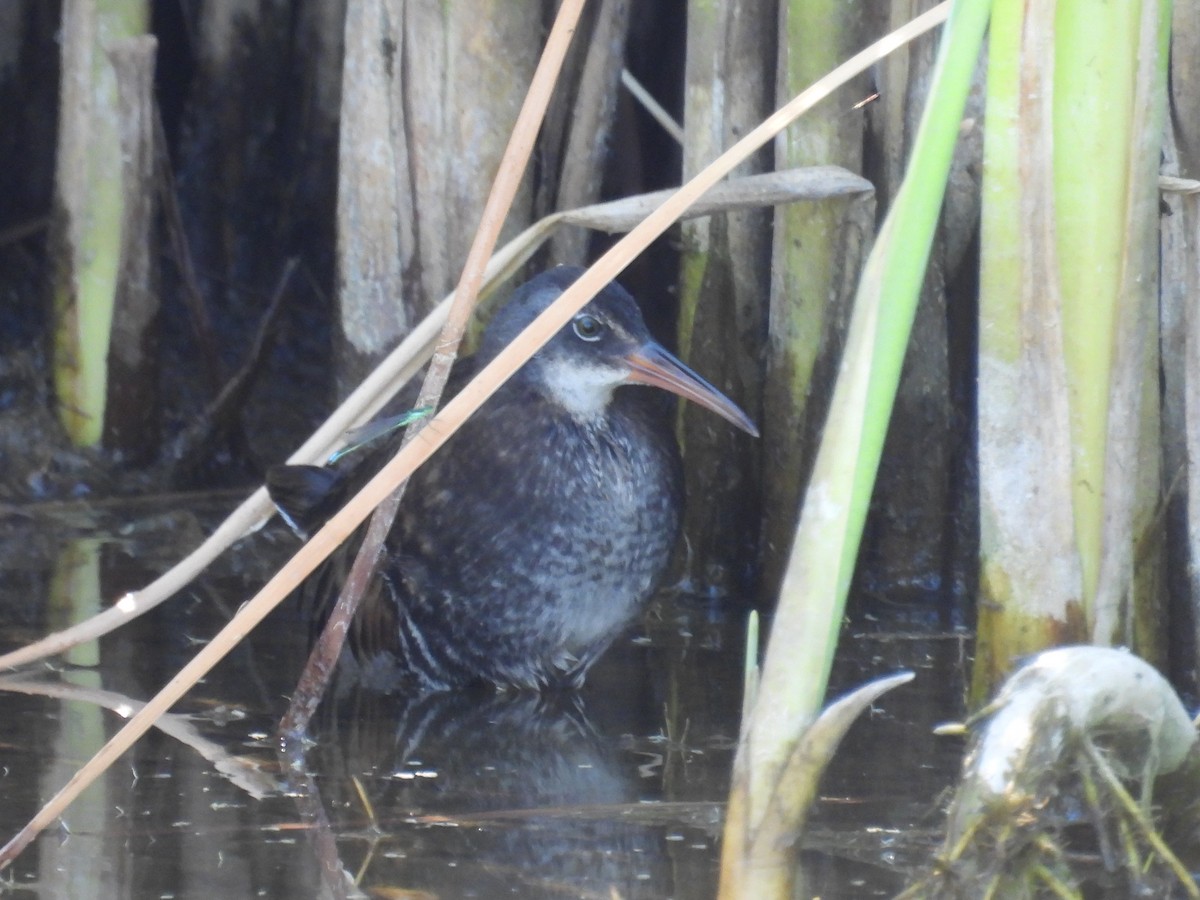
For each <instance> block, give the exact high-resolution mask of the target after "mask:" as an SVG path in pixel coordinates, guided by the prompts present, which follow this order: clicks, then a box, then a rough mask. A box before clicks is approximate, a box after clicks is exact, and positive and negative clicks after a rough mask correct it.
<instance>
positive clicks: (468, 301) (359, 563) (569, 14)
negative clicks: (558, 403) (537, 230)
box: [279, 0, 586, 735]
mask: <svg viewBox="0 0 1200 900" xmlns="http://www.w3.org/2000/svg"><path fill="white" fill-rule="evenodd" d="M585 2H586V0H570V2H567V3H563V4H562V6H560V7H559V9H558V15H557V16H556V17H555V20H554V26H553V27H552V28H551V30H550V36H549V37H548V38H547V39H546V46H545V48H544V49H543V50H542V57H541V59H540V60H539V61H538V66H537V69H536V71H535V72H534V73H533V79H532V80H531V81H530V84H529V92H528V93H527V94H526V95H525V102H524V104H522V106H521V111H520V113H518V115H517V121H516V124H515V125H514V126H513V132H512V136H511V137H510V138H509V141H508V146H506V147H505V148H504V155H503V157H502V158H501V160H500V168H499V170H498V171H497V173H496V180H495V181H494V182H493V183H492V190H491V192H490V193H489V194H488V199H487V203H486V204H484V207H483V216H482V220H481V221H480V223H479V228H478V229H477V230H476V232H475V238H474V240H473V241H472V242H471V249H470V250H469V251H468V252H467V260H466V262H465V263H464V265H463V272H462V277H461V278H459V281H458V287H457V288H456V289H455V291H454V301H453V302H452V303H451V305H450V313H449V315H448V317H447V319H446V324H445V326H444V327H443V328H442V334H441V337H440V338H439V339H438V343H437V347H436V348H435V349H434V352H433V359H432V360H430V363H429V371H428V372H426V373H425V382H424V383H423V384H422V385H421V392H420V394H418V396H417V402H416V406H417V408H419V409H420V408H425V407H428V408H430V409H436V408H437V405H438V403H439V401H440V400H441V399H442V391H443V390H444V389H445V387H446V381H447V380H448V379H449V378H450V369H451V368H452V367H453V365H454V360H455V358H456V357H457V355H458V346H459V344H460V343H461V342H462V337H463V334H464V333H465V332H466V330H467V324H468V323H469V322H470V320H471V313H472V311H473V310H474V309H475V299H476V297H478V295H479V287H480V285H481V284H482V283H483V273H484V269H485V268H486V267H487V263H488V260H489V259H490V258H491V256H492V250H493V249H495V247H496V241H497V240H498V239H499V237H500V229H501V228H502V227H503V226H504V220H505V219H506V218H507V216H508V211H509V209H510V208H511V207H512V203H513V198H514V197H516V195H517V188H519V187H520V186H521V177H522V176H523V175H524V173H525V169H526V167H527V166H528V164H529V158H530V156H532V155H533V146H534V144H535V142H536V141H537V133H538V129H539V128H540V127H541V124H542V119H543V118H544V117H545V115H546V107H547V105H548V104H549V103H550V96H551V94H553V92H554V85H555V83H556V82H557V81H558V73H559V71H560V70H561V69H562V63H563V59H565V58H566V55H567V48H568V47H569V46H570V44H571V36H572V35H573V34H574V33H575V26H576V24H577V23H578V21H579V16H580V14H581V13H582V12H583V5H584V3H585ZM426 421H427V420H426V419H424V418H421V419H418V420H417V421H416V422H415V423H413V424H412V425H410V426H409V428H408V431H407V432H406V433H405V435H404V442H403V444H402V445H401V447H402V448H403V447H404V446H407V445H408V444H409V443H410V442H411V441H412V440H413V439H414V438H415V437H416V436H417V435H418V434H420V432H421V430H422V429H423V428H424V427H425V423H426ZM407 485H408V482H407V480H405V481H402V482H400V484H399V486H397V488H396V489H395V491H393V492H392V493H391V495H389V496H388V497H387V498H386V499H385V500H384V501H383V502H382V503H381V504H379V506H378V507H377V508H376V509H375V513H374V515H373V516H372V517H371V524H370V526H369V527H368V529H367V535H366V537H365V538H364V539H363V542H362V546H361V547H359V550H358V555H357V556H356V557H355V558H354V565H353V566H352V567H351V569H350V575H349V577H347V579H346V583H345V584H344V585H343V586H342V591H341V593H340V594H339V595H338V600H337V603H336V604H335V605H334V607H333V612H332V613H331V614H330V616H329V621H328V622H326V623H325V628H324V630H323V631H322V632H321V637H320V638H319V639H318V641H317V644H316V646H315V647H313V650H312V653H311V654H310V655H309V658H308V663H307V665H305V667H304V672H303V673H302V674H301V676H300V681H299V683H298V684H297V686H296V691H295V693H294V694H293V695H292V702H291V704H290V705H289V706H288V710H287V713H286V714H285V715H284V717H283V721H281V722H280V723H279V728H280V730H281V731H282V732H283V733H284V734H289V735H296V734H299V733H300V732H302V731H304V730H305V729H306V728H307V727H308V722H309V720H310V719H311V718H312V716H313V713H314V712H316V710H317V705H318V704H319V703H320V702H321V697H322V696H324V694H325V689H326V686H327V685H328V684H329V678H330V675H331V674H332V673H333V669H334V667H335V666H336V665H337V660H338V657H339V656H340V655H341V652H342V647H343V645H344V644H345V642H346V635H347V634H348V633H349V631H350V623H351V621H352V620H353V618H354V614H355V612H357V611H358V606H359V603H360V602H361V601H362V598H363V594H365V593H366V590H367V586H368V585H369V584H370V583H371V580H372V579H373V578H374V577H375V571H376V569H377V568H378V567H379V562H380V560H381V559H382V556H383V545H384V542H385V541H386V540H387V536H388V533H389V532H390V531H391V529H392V523H393V522H394V521H395V520H396V513H397V511H398V510H399V508H400V500H401V498H402V497H403V496H404V489H405V487H407Z"/></svg>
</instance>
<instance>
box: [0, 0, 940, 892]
mask: <svg viewBox="0 0 1200 900" xmlns="http://www.w3.org/2000/svg"><path fill="white" fill-rule="evenodd" d="M950 4H951V0H944V2H942V3H939V4H938V5H937V6H935V7H933V8H932V9H930V10H929V11H928V12H925V13H923V14H922V15H920V16H918V17H917V18H915V19H913V20H912V21H911V22H910V23H909V24H908V25H907V26H906V27H904V28H901V29H898V30H896V31H894V32H892V33H891V34H889V35H887V36H885V37H884V38H882V39H881V40H879V41H876V42H875V43H874V44H872V45H871V46H870V47H868V48H867V49H866V50H863V51H861V52H860V53H858V54H856V55H855V56H853V57H851V58H850V59H849V60H847V61H846V62H844V63H842V64H841V65H840V66H838V67H837V68H836V69H834V70H833V71H832V72H830V73H829V74H828V75H826V76H824V77H823V78H821V79H819V80H818V81H817V82H816V83H814V84H813V85H812V86H811V87H809V88H807V89H806V90H804V91H802V92H801V93H800V94H798V95H797V96H796V97H794V98H793V99H792V100H791V101H790V102H789V103H787V104H786V105H785V106H784V107H782V108H781V109H779V110H778V111H777V112H775V113H774V114H772V115H771V116H769V117H768V118H767V119H766V120H764V121H763V122H762V124H760V125H759V126H758V127H756V128H755V129H754V130H753V131H751V132H750V133H749V134H747V135H746V136H745V137H744V138H742V139H741V140H740V141H738V142H737V143H736V144H735V145H734V146H733V147H732V148H730V149H729V150H726V151H725V152H724V153H722V154H721V156H719V157H718V158H717V159H716V160H714V161H713V162H712V163H711V164H710V165H709V166H707V167H706V168H704V169H703V170H701V171H700V172H699V173H697V175H696V176H695V177H694V178H692V179H691V180H690V181H689V182H687V183H686V184H685V185H683V187H681V188H680V189H679V190H678V191H676V192H675V193H674V194H673V195H672V196H671V197H670V198H669V199H668V200H667V201H666V202H665V203H663V205H662V206H660V207H659V208H658V209H656V210H655V211H654V212H653V213H651V214H650V215H649V216H647V217H646V218H645V219H644V220H643V221H642V222H641V223H640V224H639V225H638V226H637V227H636V228H634V229H633V230H632V231H631V232H629V234H627V235H626V236H625V237H623V238H622V239H621V240H619V241H618V242H617V243H616V244H614V245H613V246H612V248H610V249H609V250H608V252H607V253H605V254H604V255H603V256H602V257H600V259H598V260H597V261H596V262H595V263H594V264H593V265H592V267H591V268H589V269H588V270H587V272H585V273H584V274H583V275H582V276H581V277H580V278H579V280H578V281H576V282H575V283H574V284H572V285H571V286H570V287H569V288H567V289H566V290H565V291H564V292H563V294H562V295H561V296H560V297H559V298H558V299H557V300H556V301H555V302H554V303H553V304H551V306H550V307H549V308H548V309H546V310H545V311H544V312H543V313H542V314H541V315H539V316H538V317H537V319H535V320H534V321H533V322H532V323H530V325H529V326H528V327H527V328H526V329H525V330H524V331H523V332H521V334H519V335H517V337H516V338H515V339H514V340H513V342H512V343H511V344H509V346H508V347H506V348H505V349H504V350H503V351H501V352H500V353H499V354H498V355H497V356H496V358H495V359H493V360H492V362H491V363H489V364H488V365H487V366H485V367H484V369H483V370H482V371H480V373H479V374H478V375H476V376H475V378H474V379H472V380H471V381H470V382H469V383H468V384H467V385H466V386H465V387H464V388H463V390H462V392H461V393H459V394H458V395H457V396H455V398H454V399H453V400H451V401H450V402H449V403H448V404H446V406H445V408H443V409H442V411H441V412H439V413H438V414H437V415H436V416H434V417H433V419H432V420H430V421H429V423H428V425H427V427H426V428H425V429H423V430H422V431H421V433H420V434H419V435H417V437H416V439H415V440H413V441H412V443H410V444H409V445H408V446H407V447H404V448H402V449H401V450H400V452H399V453H397V454H396V456H395V457H393V459H392V460H391V462H389V463H388V464H387V465H386V466H384V467H383V468H382V469H381V470H380V471H379V472H378V473H377V474H376V475H375V477H374V478H372V479H371V480H370V481H369V482H368V483H367V485H366V486H365V487H364V488H363V489H362V490H361V491H359V493H358V494H356V495H355V496H354V497H353V498H352V499H351V500H350V502H349V503H348V504H346V506H345V507H344V508H343V509H342V510H340V511H339V512H338V513H337V514H336V515H335V516H334V517H333V518H332V519H330V520H329V522H327V523H326V524H325V526H324V527H323V528H322V529H321V530H320V531H318V532H317V533H316V534H315V535H314V536H313V537H312V539H311V540H310V541H309V542H308V543H307V544H305V545H304V546H303V547H301V548H300V551H299V552H298V553H297V554H296V555H295V556H294V557H292V559H290V560H289V561H288V562H287V563H286V564H284V566H283V567H282V568H281V569H280V570H279V571H278V572H277V573H276V574H275V576H274V577H273V578H272V579H271V580H270V581H269V582H267V584H266V585H264V587H263V588H262V590H260V591H259V592H258V593H257V594H256V595H255V596H254V597H253V598H252V599H250V600H249V601H247V602H246V603H245V604H244V605H243V606H242V607H241V609H239V610H238V612H237V614H236V615H235V616H234V617H233V619H232V620H230V622H229V624H228V625H226V626H225V628H223V629H222V630H221V631H220V633H218V634H217V635H216V637H214V638H213V640H212V641H211V642H210V643H209V644H208V645H207V646H205V647H204V649H202V650H201V651H200V652H199V653H197V654H196V656H195V657H193V658H192V660H191V661H190V662H188V664H187V665H185V666H184V667H183V669H181V670H180V671H179V673H178V674H177V675H176V676H175V677H174V678H172V679H171V680H170V681H169V682H168V683H167V684H166V686H165V687H164V688H163V689H162V690H161V691H159V692H158V693H157V694H156V695H155V696H154V697H152V698H151V699H150V700H149V701H148V702H147V703H146V706H145V707H144V708H143V709H142V710H140V711H139V712H138V713H137V714H136V715H134V716H133V717H132V718H131V719H130V720H129V721H128V722H127V723H126V724H125V726H124V727H123V728H122V729H121V730H120V731H118V732H117V733H116V734H115V735H113V736H112V738H110V739H109V741H108V743H107V744H105V745H104V746H103V747H102V748H100V750H99V751H98V752H97V753H96V755H95V756H93V757H92V758H91V759H90V760H88V762H87V763H85V764H84V765H83V767H82V768H80V770H79V771H78V772H76V773H75V775H74V776H72V777H71V779H70V780H69V781H68V782H67V784H66V785H64V786H63V788H62V789H61V790H60V791H59V792H58V793H57V794H55V795H54V797H52V798H51V799H50V800H49V802H47V803H46V805H45V806H43V807H42V809H41V810H39V811H38V813H37V814H36V815H35V816H34V817H33V819H31V820H30V821H29V823H27V824H26V825H25V827H23V828H22V829H21V830H20V831H19V832H18V833H17V834H16V835H15V836H14V837H13V838H12V839H11V840H10V841H9V842H8V843H7V844H5V845H4V847H2V848H0V869H3V868H4V867H7V866H8V865H9V864H10V863H11V862H12V861H13V859H15V858H16V856H17V854H19V853H20V852H21V851H22V850H23V849H24V848H25V847H26V846H28V844H29V843H30V842H31V841H32V840H33V839H34V838H35V837H36V836H37V835H38V834H39V833H40V832H41V831H42V830H44V829H45V828H46V827H47V826H49V825H50V824H51V823H52V822H53V821H54V820H55V819H56V818H57V817H58V816H59V815H61V814H62V812H63V811H64V810H65V809H66V808H67V807H68V806H69V805H70V804H71V802H72V801H73V800H74V799H75V798H76V797H78V796H79V794H81V793H82V792H83V791H84V790H85V789H86V788H87V787H88V785H90V784H91V783H92V782H93V781H94V780H95V779H96V778H97V777H98V776H99V775H101V774H102V773H103V772H104V771H105V770H106V769H107V768H108V767H109V766H110V765H112V764H113V763H114V762H115V761H116V760H117V758H118V757H119V756H120V755H121V754H122V753H124V752H125V751H126V750H128V749H129V748H130V747H132V746H133V744H134V742H135V741H136V740H137V739H138V738H139V737H141V736H142V735H143V734H145V733H146V731H147V730H148V729H149V728H151V727H152V726H153V724H154V721H155V720H156V719H157V718H158V717H159V716H160V715H162V714H163V713H165V712H166V711H167V710H168V709H170V708H171V706H172V705H174V704H175V703H176V702H177V701H178V700H179V699H180V698H181V697H182V696H183V695H184V694H185V693H187V691H188V690H189V689H190V688H191V687H192V686H193V685H194V684H195V683H196V682H197V681H199V680H200V679H201V678H203V677H204V675H205V674H207V673H208V672H209V670H210V669H212V667H213V666H215V665H216V664H217V663H218V662H220V660H221V659H223V658H224V657H225V655H226V654H227V653H229V651H230V650H232V649H233V647H234V646H236V645H237V643H238V642H239V641H241V640H242V638H244V637H245V636H246V635H247V634H248V633H249V632H250V631H251V629H253V628H254V626H255V625H257V624H258V623H259V622H261V621H262V620H263V619H264V618H265V617H266V615H267V614H268V613H269V612H270V611H271V610H272V609H274V608H275V607H276V606H277V605H278V604H279V603H280V602H282V601H283V599H284V598H285V597H287V596H288V594H290V593H291V592H292V591H293V590H295V589H296V588H297V587H298V586H299V585H300V582H301V581H303V580H304V578H305V577H306V576H307V575H308V574H309V573H310V572H311V571H312V570H313V569H315V568H316V567H317V566H318V565H319V564H320V563H321V562H322V561H323V560H324V559H325V557H327V556H328V555H329V554H330V553H331V552H333V550H334V549H335V548H336V547H337V546H338V545H339V544H340V543H341V542H342V541H343V540H345V538H346V536H347V535H349V534H350V533H351V532H352V531H353V530H354V529H355V528H357V527H358V526H359V525H360V524H362V522H363V521H364V520H365V519H366V518H367V516H368V515H370V513H371V510H373V509H374V508H375V506H376V505H378V504H379V502H380V501H382V500H383V498H384V497H386V496H387V495H388V494H389V493H391V492H392V491H393V490H394V489H395V488H396V486H397V485H398V484H399V483H400V482H401V481H402V480H404V479H405V478H407V477H408V476H409V475H411V474H412V472H413V470H415V469H416V467H417V466H418V465H420V464H421V463H422V462H424V461H425V460H426V459H428V458H429V456H431V455H432V454H433V452H434V451H435V450H437V449H438V448H439V447H441V446H442V444H444V443H445V442H446V441H447V440H448V439H449V438H450V436H451V435H452V434H453V433H454V432H455V431H456V430H457V429H458V428H459V427H460V426H461V425H462V423H463V422H464V421H465V419H466V417H467V416H469V415H470V414H471V413H473V412H474V411H475V410H476V409H478V408H479V407H480V406H481V405H482V404H483V402H484V401H485V400H487V399H488V397H490V396H491V395H492V394H493V393H494V392H495V391H496V390H497V389H498V388H499V386H500V385H501V384H502V383H503V382H504V380H506V379H507V378H509V377H510V376H511V375H512V374H513V373H514V372H515V371H516V370H517V369H518V368H519V367H520V366H521V365H522V364H523V363H524V362H525V361H526V360H527V359H529V357H531V356H533V354H534V353H536V352H537V351H538V350H539V349H540V348H541V346H542V345H543V344H545V343H546V342H547V341H548V340H549V339H550V338H551V337H552V336H553V335H554V334H555V333H557V332H558V330H559V329H560V328H561V327H562V326H563V325H565V324H566V323H567V321H569V320H570V318H571V317H572V316H573V315H575V313H577V312H578V311H579V310H580V309H582V308H583V307H584V306H585V305H586V304H587V302H588V301H589V300H590V299H591V298H592V297H594V296H595V295H596V294H597V293H598V292H599V291H600V290H601V289H602V288H603V287H604V286H605V285H606V284H608V283H609V282H610V281H612V280H613V279H614V278H616V276H617V275H619V274H620V273H621V272H622V271H623V270H624V268H625V267H626V266H628V265H629V263H630V262H632V261H633V259H634V258H635V257H636V256H637V255H638V254H639V253H641V252H642V250H644V249H645V248H646V247H647V246H648V245H649V244H650V243H651V242H652V241H653V240H654V239H655V238H657V237H659V236H660V235H661V234H662V233H663V232H665V231H666V230H667V228H669V227H670V226H671V225H672V224H673V223H674V222H675V221H676V220H677V219H678V218H679V217H680V216H681V215H682V214H683V212H684V210H685V209H687V207H688V206H690V205H691V204H692V203H693V202H695V201H696V199H698V198H699V197H700V196H701V195H702V194H703V193H704V192H705V191H707V190H708V189H709V188H711V187H712V186H713V185H715V184H716V183H717V182H718V181H720V180H721V179H722V178H724V177H725V176H726V175H728V174H729V173H730V172H731V171H732V170H733V169H734V168H735V167H736V166H737V165H738V164H739V163H741V162H742V161H743V160H745V159H746V158H747V157H748V156H750V155H751V154H752V153H754V152H755V151H756V150H758V149H759V148H761V147H762V146H763V145H764V144H766V143H767V142H768V141H770V140H771V139H772V138H774V137H775V136H776V135H777V134H779V132H781V131H782V130H783V129H784V128H786V127H787V126H788V124H790V123H791V122H792V121H793V120H794V119H795V118H797V117H798V116H800V115H801V114H802V113H804V112H805V111H806V110H808V109H810V108H811V107H812V106H814V105H815V104H816V103H818V102H819V101H821V100H823V99H824V98H825V97H827V96H828V95H829V94H830V93H832V92H833V91H834V90H836V89H837V88H838V87H840V86H841V85H842V84H844V83H845V82H846V81H848V80H849V79H851V78H853V77H854V76H855V75H857V74H859V73H860V72H863V71H865V70H866V69H867V68H869V67H870V66H871V65H873V64H874V63H875V62H877V61H878V60H880V59H882V58H883V57H884V56H886V55H887V54H889V53H891V52H892V51H893V50H895V49H897V48H898V47H901V46H903V45H904V44H905V43H907V42H908V41H910V40H912V39H913V38H915V37H917V36H918V35H920V34H923V33H925V32H926V31H929V30H930V29H932V28H934V27H936V26H937V25H939V24H941V23H942V22H944V21H945V20H946V17H947V15H948V14H949V11H950Z"/></svg>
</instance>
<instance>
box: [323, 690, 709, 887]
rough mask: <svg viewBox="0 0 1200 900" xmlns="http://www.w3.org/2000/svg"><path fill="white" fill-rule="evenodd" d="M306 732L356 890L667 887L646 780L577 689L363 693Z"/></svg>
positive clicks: (665, 866)
mask: <svg viewBox="0 0 1200 900" xmlns="http://www.w3.org/2000/svg"><path fill="white" fill-rule="evenodd" d="M314 737H315V738H316V741H317V743H316V746H315V747H314V748H313V749H312V750H310V752H309V754H308V758H307V763H308V767H309V771H315V772H318V773H322V775H321V777H319V778H318V779H317V782H318V784H319V785H320V788H321V791H322V793H323V800H324V806H325V809H326V810H331V811H336V813H333V812H331V813H330V816H331V818H332V819H333V826H334V828H335V830H337V831H340V832H342V833H343V838H342V840H341V841H339V849H340V850H341V852H342V860H343V863H344V865H345V866H346V868H347V869H348V870H349V871H351V872H355V873H357V874H358V876H359V877H360V879H361V883H360V886H362V887H367V888H403V889H405V890H418V891H427V892H429V893H430V894H433V895H435V896H443V897H474V896H479V897H493V896H499V895H501V894H508V895H515V896H521V897H543V896H544V897H562V896H579V897H592V896H595V897H604V898H609V897H611V896H613V895H614V894H613V892H614V891H615V892H616V896H621V897H664V896H669V895H670V894H671V893H672V884H671V879H670V867H669V865H668V864H667V860H666V856H665V854H664V852H663V850H664V842H665V837H664V829H663V823H662V821H661V816H653V815H648V816H643V817H641V818H639V816H638V812H639V810H638V804H637V798H638V797H639V794H640V793H641V792H642V791H644V790H645V788H644V785H643V784H642V783H641V782H642V779H640V778H639V777H638V775H637V770H636V769H635V768H631V767H630V765H629V759H628V754H627V753H626V752H625V751H622V749H621V747H620V741H619V740H617V741H614V740H613V739H612V738H611V737H605V736H603V735H601V734H600V733H598V731H597V730H596V728H595V727H594V726H593V724H592V723H591V722H590V721H589V720H588V717H587V711H586V706H585V701H584V700H583V699H582V698H580V697H579V696H576V695H565V696H556V697H538V696H531V695H525V694H517V695H503V694H494V693H492V694H480V693H471V692H468V693H462V694H454V695H450V694H438V695H433V696H427V697H423V698H420V699H417V700H413V701H398V700H397V699H396V698H391V697H379V696H372V695H362V694H360V695H357V696H354V697H351V698H347V699H344V700H343V701H342V702H341V703H340V704H339V705H338V706H337V708H336V709H335V710H334V711H333V712H332V713H331V714H327V715H326V716H325V717H324V719H323V720H322V721H321V722H320V723H318V724H317V727H316V731H315V734H314ZM359 788H361V792H362V793H361V794H359V792H358V790H359ZM656 819H658V820H657V821H656ZM355 826H357V830H358V833H357V834H355V833H353V832H352V831H351V829H354V828H355ZM704 863H705V865H707V860H704Z"/></svg>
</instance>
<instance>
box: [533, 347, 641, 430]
mask: <svg viewBox="0 0 1200 900" xmlns="http://www.w3.org/2000/svg"><path fill="white" fill-rule="evenodd" d="M542 374H543V377H544V384H545V386H546V390H547V392H548V393H549V394H550V397H551V398H552V399H553V400H555V401H557V402H558V403H560V404H562V406H563V407H564V408H565V409H566V410H567V411H568V412H569V413H571V415H572V416H574V417H575V418H576V419H578V420H580V421H583V422H588V421H592V420H595V419H597V418H599V417H600V416H602V415H603V414H604V410H605V409H606V408H607V407H608V401H609V400H611V399H612V392H613V390H614V389H615V388H616V387H617V385H619V384H621V382H622V381H624V379H625V373H623V372H621V371H619V370H617V369H612V368H608V367H606V366H589V365H579V364H578V363H574V364H572V363H568V362H565V361H563V360H550V361H547V362H544V363H542Z"/></svg>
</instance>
